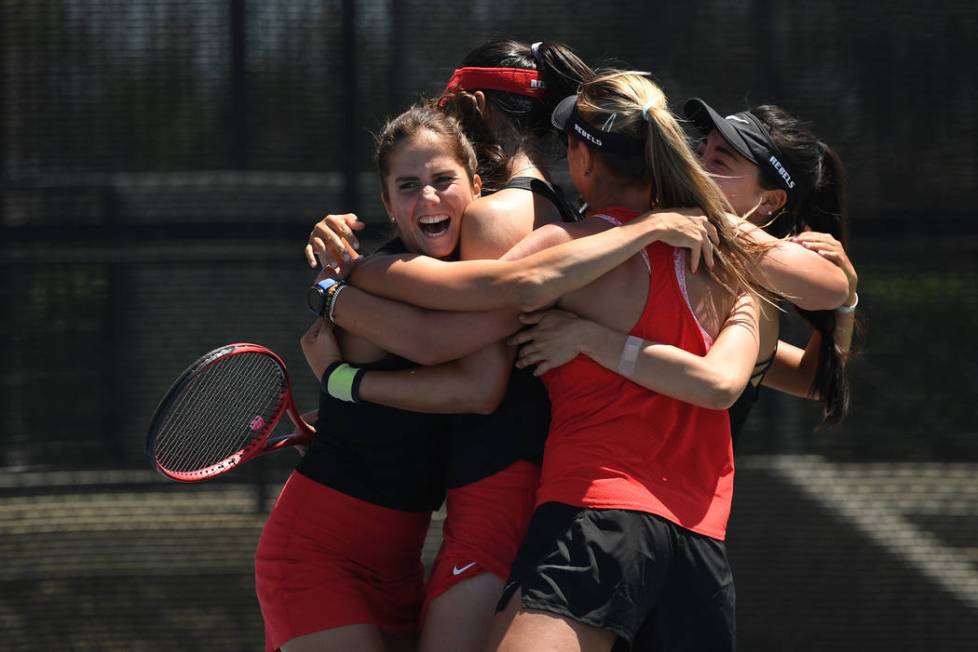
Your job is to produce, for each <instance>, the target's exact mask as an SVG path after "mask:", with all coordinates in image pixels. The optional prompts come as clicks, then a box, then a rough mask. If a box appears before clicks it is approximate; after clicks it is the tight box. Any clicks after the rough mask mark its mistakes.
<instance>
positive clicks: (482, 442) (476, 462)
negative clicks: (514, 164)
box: [446, 177, 580, 489]
mask: <svg viewBox="0 0 978 652" xmlns="http://www.w3.org/2000/svg"><path fill="white" fill-rule="evenodd" d="M507 188H517V189H520V190H527V191H529V192H532V193H534V194H536V195H540V196H541V197H544V198H545V199H547V200H548V201H549V202H551V203H552V204H553V205H554V206H555V207H556V208H557V210H558V211H559V212H560V215H561V218H562V219H563V221H565V222H576V221H578V220H579V219H580V216H579V215H578V214H577V212H576V211H574V209H573V208H571V206H570V204H569V203H568V202H567V200H566V199H564V197H563V195H562V194H561V193H560V190H559V189H557V190H555V189H554V188H551V187H550V186H548V185H547V184H546V183H544V182H543V181H540V180H539V179H536V178H533V177H515V178H513V179H510V180H509V182H507V183H506V185H504V186H503V187H502V188H501V189H500V190H504V189H507ZM549 429H550V399H549V398H548V397H547V390H546V388H545V387H544V386H543V383H542V382H540V379H539V378H537V377H536V376H534V375H533V373H532V371H531V370H530V369H513V372H512V374H511V375H510V377H509V385H508V386H507V388H506V395H505V396H504V397H503V400H502V403H500V404H499V407H498V408H497V409H496V411H495V412H493V413H492V414H490V415H486V416H483V415H476V414H461V415H456V416H455V417H454V418H453V423H452V430H451V433H452V434H451V437H450V441H451V444H450V446H449V448H450V451H449V459H448V469H447V471H446V479H447V486H448V488H449V489H453V488H456V487H462V486H465V485H467V484H471V483H473V482H476V481H478V480H481V479H483V478H486V477H488V476H490V475H493V474H494V473H496V472H498V471H501V470H503V469H505V468H506V467H507V466H509V465H510V464H512V463H514V462H516V461H518V460H525V461H528V462H532V463H534V464H540V463H541V462H542V461H543V446H544V443H545V442H546V439H547V432H548V431H549Z"/></svg>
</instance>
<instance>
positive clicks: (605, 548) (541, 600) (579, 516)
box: [497, 503, 736, 651]
mask: <svg viewBox="0 0 978 652" xmlns="http://www.w3.org/2000/svg"><path fill="white" fill-rule="evenodd" d="M517 589H519V590H521V591H522V607H523V608H524V609H527V610H531V611H543V612H547V613H552V614H556V615H559V616H564V617H566V618H569V619H571V620H575V621H578V622H581V623H585V624H587V625H592V626H594V627H598V628H600V629H607V630H610V631H612V632H614V633H615V634H616V635H618V636H619V637H620V638H619V641H618V642H617V643H616V645H615V648H614V649H615V650H616V651H618V650H622V651H624V650H629V649H635V650H696V651H712V650H733V649H735V637H736V636H735V626H734V599H735V598H734V584H733V577H732V576H731V574H730V567H729V565H728V563H727V554H726V549H725V548H724V545H723V542H722V541H717V540H715V539H711V538H709V537H705V536H702V535H699V534H696V533H694V532H690V531H689V530H687V529H685V528H682V527H680V526H678V525H676V524H675V523H672V522H671V521H667V520H666V519H664V518H660V517H658V516H654V515H652V514H646V513H643V512H635V511H629V510H622V509H587V508H583V507H574V506H571V505H565V504H562V503H545V504H543V505H541V506H540V507H538V508H537V509H536V512H535V513H534V515H533V519H532V521H531V522H530V527H529V530H528V531H527V534H526V537H525V538H524V539H523V544H522V545H521V546H520V550H519V552H518V553H517V554H516V560H515V561H514V562H513V570H512V572H511V573H510V577H509V580H508V581H507V583H506V586H505V587H504V589H503V595H502V598H501V599H500V601H499V605H498V606H497V610H498V611H502V610H503V609H505V608H506V605H507V604H508V603H509V600H510V599H511V598H512V596H513V594H514V593H515V592H516V590H517ZM633 642H634V644H633Z"/></svg>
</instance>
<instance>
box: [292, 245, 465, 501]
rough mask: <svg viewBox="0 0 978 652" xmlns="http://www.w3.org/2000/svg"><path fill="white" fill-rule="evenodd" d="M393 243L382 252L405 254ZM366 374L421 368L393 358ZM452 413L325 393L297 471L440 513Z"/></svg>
mask: <svg viewBox="0 0 978 652" xmlns="http://www.w3.org/2000/svg"><path fill="white" fill-rule="evenodd" d="M406 251H407V248H406V247H405V246H404V243H403V242H402V241H401V240H400V239H399V238H395V239H393V240H391V241H390V242H388V243H386V244H385V245H383V246H382V247H381V248H380V249H379V250H378V251H377V252H376V253H377V254H379V255H387V254H400V253H405V252H406ZM359 366H360V367H361V368H363V369H366V370H368V371H369V370H375V371H391V370H397V369H407V368H411V367H415V366H417V365H416V364H415V363H413V362H411V361H409V360H405V359H404V358H400V357H397V356H394V355H389V356H387V357H386V358H384V359H382V360H380V361H378V362H374V363H371V364H365V365H359ZM449 419H450V418H449V416H448V415H442V414H423V413H420V412H408V411H406V410H398V409H396V408H391V407H386V406H383V405H377V404H375V403H349V402H346V401H341V400H339V399H335V398H333V397H332V396H330V395H329V394H327V393H326V392H322V391H320V393H319V420H318V421H317V423H316V436H315V438H314V439H313V441H312V444H311V445H310V447H309V451H308V452H307V453H306V455H305V456H304V457H303V458H302V461H301V462H299V466H298V467H296V470H297V471H299V473H301V474H302V475H304V476H306V477H308V478H310V479H311V480H314V481H316V482H319V483H320V484H323V485H326V486H327V487H331V488H333V489H336V490H337V491H341V492H343V493H345V494H347V495H349V496H353V497H355V498H359V499H361V500H366V501H368V502H371V503H374V504H375V505H381V506H383V507H390V508H391V509H399V510H403V511H408V512H427V511H431V510H434V509H438V507H439V506H440V505H441V503H442V501H443V500H444V498H445V464H446V460H447V447H448V440H447V436H448V426H449V425H450V422H449Z"/></svg>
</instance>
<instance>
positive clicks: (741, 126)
mask: <svg viewBox="0 0 978 652" xmlns="http://www.w3.org/2000/svg"><path fill="white" fill-rule="evenodd" d="M684 113H685V114H686V118H687V119H689V120H690V121H691V122H692V123H693V125H694V126H695V127H696V128H697V129H698V130H699V132H700V133H701V134H703V135H704V136H705V135H707V134H709V133H710V132H711V131H713V130H714V129H716V130H717V131H718V132H720V136H721V137H722V138H723V139H724V140H725V141H727V143H728V144H729V145H730V146H731V147H733V148H734V149H735V150H737V153H738V154H740V155H741V156H743V157H744V158H746V159H747V160H748V161H750V162H751V163H753V164H754V165H756V166H757V167H759V168H760V169H761V170H762V171H763V172H764V174H765V175H766V176H768V177H770V178H771V179H773V180H775V181H776V182H778V183H779V184H780V185H781V186H782V187H783V188H784V189H785V190H787V191H788V192H789V193H791V194H799V195H804V194H805V188H803V187H802V186H803V184H802V179H801V177H795V176H794V173H795V172H796V171H797V166H796V165H795V164H794V163H792V162H791V161H789V160H787V159H786V158H785V157H784V155H783V154H782V153H781V150H779V149H778V146H777V145H775V144H774V140H773V139H772V138H771V134H770V133H768V130H767V128H766V127H765V126H764V124H763V123H761V121H760V120H758V119H757V116H755V115H754V114H753V113H751V112H750V111H742V112H740V113H734V114H733V115H728V116H727V117H725V118H724V117H721V116H720V114H719V113H717V112H716V111H714V110H713V109H712V108H711V107H710V105H709V104H707V103H706V102H704V101H703V100H701V99H699V98H698V97H694V98H693V99H691V100H689V101H688V102H686V106H685V108H684Z"/></svg>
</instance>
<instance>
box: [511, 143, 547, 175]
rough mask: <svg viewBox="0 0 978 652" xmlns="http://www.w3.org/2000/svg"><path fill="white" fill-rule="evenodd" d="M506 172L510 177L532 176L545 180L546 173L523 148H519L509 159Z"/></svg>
mask: <svg viewBox="0 0 978 652" xmlns="http://www.w3.org/2000/svg"><path fill="white" fill-rule="evenodd" d="M507 173H508V175H509V178H510V179H513V178H515V177H534V178H536V179H540V180H541V181H546V175H545V174H544V173H543V170H542V169H541V167H540V166H539V165H538V164H537V163H536V162H535V161H534V160H533V159H532V158H531V157H530V155H529V154H528V153H527V152H526V151H525V150H519V151H517V152H516V153H515V154H513V156H512V157H510V159H509V165H508V167H507Z"/></svg>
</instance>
